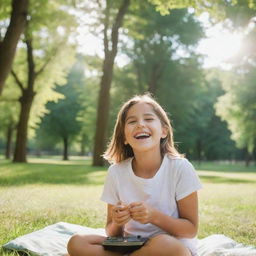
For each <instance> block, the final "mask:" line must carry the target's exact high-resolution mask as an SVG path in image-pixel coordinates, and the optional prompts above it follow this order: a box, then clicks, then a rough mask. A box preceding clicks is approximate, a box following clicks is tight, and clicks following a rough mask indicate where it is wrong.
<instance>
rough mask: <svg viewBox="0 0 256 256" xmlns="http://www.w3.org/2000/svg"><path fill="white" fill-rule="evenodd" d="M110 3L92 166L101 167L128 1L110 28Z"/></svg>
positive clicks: (106, 23)
mask: <svg viewBox="0 0 256 256" xmlns="http://www.w3.org/2000/svg"><path fill="white" fill-rule="evenodd" d="M110 4H111V1H108V0H107V1H106V8H105V10H104V16H105V17H104V24H103V25H104V31H103V33H104V40H103V41H104V61H103V70H102V72H103V74H102V77H101V82H100V91H99V98H98V107H97V119H96V133H95V143H94V151H93V165H94V166H97V165H103V159H102V157H101V155H102V153H103V151H104V149H105V144H106V135H107V127H108V114H109V100H110V87H111V82H112V75H113V66H114V61H115V58H116V54H117V44H118V36H119V29H120V27H121V26H122V22H123V19H124V15H125V13H126V12H127V10H128V7H129V4H130V0H122V1H121V4H120V6H119V7H118V9H117V13H116V14H115V16H114V18H112V19H113V24H112V26H111V28H110V19H111V17H110V14H111V9H110V8H111V5H110Z"/></svg>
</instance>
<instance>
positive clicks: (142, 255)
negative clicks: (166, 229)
mask: <svg viewBox="0 0 256 256" xmlns="http://www.w3.org/2000/svg"><path fill="white" fill-rule="evenodd" d="M156 255H157V256H191V252H190V251H189V249H188V248H186V247H185V246H184V245H183V244H182V243H181V242H180V241H179V240H178V239H176V238H174V237H172V236H170V235H166V234H161V235H158V236H155V237H152V238H151V239H150V240H148V241H147V243H146V244H145V245H144V246H143V247H141V248H140V249H139V250H137V251H135V252H133V253H131V254H130V256H156Z"/></svg>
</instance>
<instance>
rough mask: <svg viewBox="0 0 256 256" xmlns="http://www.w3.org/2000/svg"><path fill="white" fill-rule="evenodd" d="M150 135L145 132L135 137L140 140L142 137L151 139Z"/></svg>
mask: <svg viewBox="0 0 256 256" xmlns="http://www.w3.org/2000/svg"><path fill="white" fill-rule="evenodd" d="M149 136H150V135H149V134H148V133H145V132H142V133H139V134H137V135H135V138H136V139H138V138H141V137H147V138H148V137H149Z"/></svg>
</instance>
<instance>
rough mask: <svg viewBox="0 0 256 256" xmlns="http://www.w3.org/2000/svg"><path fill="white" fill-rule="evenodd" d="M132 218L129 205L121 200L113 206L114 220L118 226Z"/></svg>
mask: <svg viewBox="0 0 256 256" xmlns="http://www.w3.org/2000/svg"><path fill="white" fill-rule="evenodd" d="M130 219H131V216H130V211H129V205H126V204H123V203H122V202H121V201H119V202H118V204H117V205H115V206H114V207H113V208H112V221H113V222H114V223H115V224H116V225H117V226H120V227H121V226H123V225H125V224H126V223H127V222H128V221H129V220H130Z"/></svg>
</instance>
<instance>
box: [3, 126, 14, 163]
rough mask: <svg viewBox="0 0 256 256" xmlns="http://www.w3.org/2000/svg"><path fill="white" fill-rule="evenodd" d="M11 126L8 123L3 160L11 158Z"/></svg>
mask: <svg viewBox="0 0 256 256" xmlns="http://www.w3.org/2000/svg"><path fill="white" fill-rule="evenodd" d="M12 134H13V125H12V123H10V124H9V125H8V127H7V133H6V147H5V158H6V159H10V158H11V144H12Z"/></svg>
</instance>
